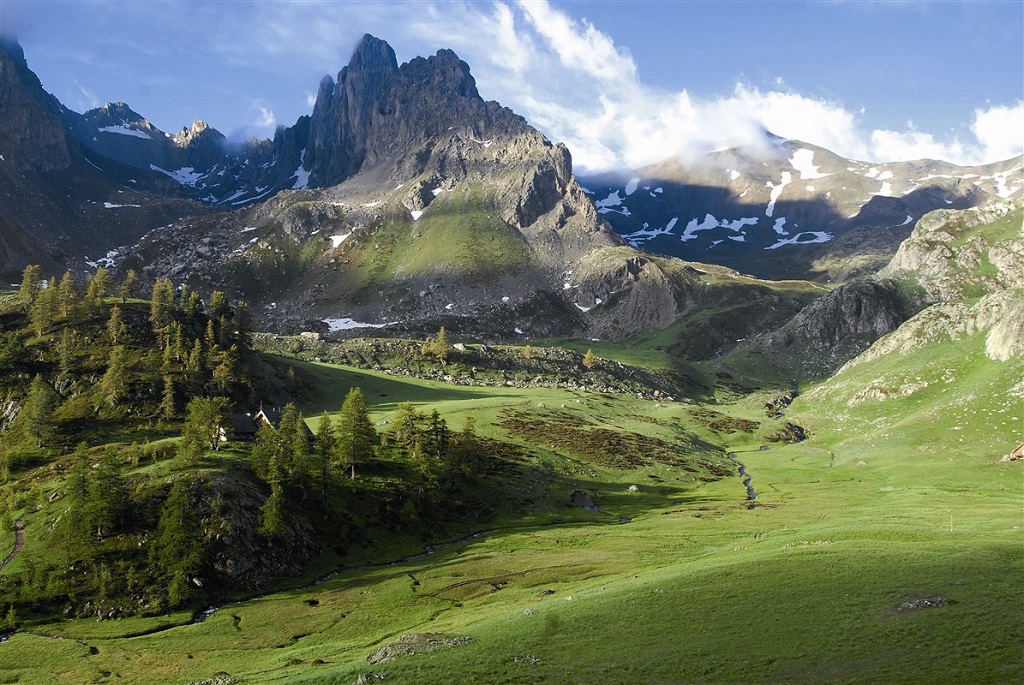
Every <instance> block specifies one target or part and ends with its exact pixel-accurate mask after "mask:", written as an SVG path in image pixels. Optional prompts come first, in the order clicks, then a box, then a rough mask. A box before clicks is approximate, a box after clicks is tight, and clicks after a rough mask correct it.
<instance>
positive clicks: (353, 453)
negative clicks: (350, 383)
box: [337, 388, 378, 480]
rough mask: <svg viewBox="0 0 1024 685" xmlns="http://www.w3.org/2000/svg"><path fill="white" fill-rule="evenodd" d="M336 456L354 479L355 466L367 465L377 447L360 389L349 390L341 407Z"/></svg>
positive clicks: (375, 435)
mask: <svg viewBox="0 0 1024 685" xmlns="http://www.w3.org/2000/svg"><path fill="white" fill-rule="evenodd" d="M337 436H338V456H339V459H340V461H341V463H342V464H344V465H346V466H348V467H349V469H350V473H351V478H352V479H353V480H354V479H355V477H356V465H357V464H365V463H367V462H368V461H369V460H370V458H371V456H372V455H373V449H374V447H375V446H376V445H377V441H378V440H377V431H376V430H375V429H374V427H373V423H372V422H371V421H370V414H369V412H368V411H367V409H366V400H365V399H363V391H362V390H361V389H360V388H351V389H350V390H349V391H348V394H347V395H346V396H345V401H344V402H342V405H341V415H340V416H339V417H338V431H337Z"/></svg>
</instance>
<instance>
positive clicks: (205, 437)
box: [178, 397, 228, 464]
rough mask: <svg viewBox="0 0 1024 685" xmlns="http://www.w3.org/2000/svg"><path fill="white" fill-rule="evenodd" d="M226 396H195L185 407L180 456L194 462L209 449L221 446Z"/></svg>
mask: <svg viewBox="0 0 1024 685" xmlns="http://www.w3.org/2000/svg"><path fill="white" fill-rule="evenodd" d="M227 406H228V400H227V398H225V397H194V398H193V399H192V400H191V401H190V402H189V403H188V405H187V406H186V407H185V426H184V428H183V429H182V433H181V442H180V443H179V444H178V456H179V457H181V459H182V461H184V462H185V463H186V464H193V463H195V461H196V460H197V459H198V458H199V457H200V456H201V455H202V454H203V452H206V451H208V450H213V451H216V450H217V449H218V448H219V447H220V429H221V424H222V422H223V420H224V414H225V412H226V411H227Z"/></svg>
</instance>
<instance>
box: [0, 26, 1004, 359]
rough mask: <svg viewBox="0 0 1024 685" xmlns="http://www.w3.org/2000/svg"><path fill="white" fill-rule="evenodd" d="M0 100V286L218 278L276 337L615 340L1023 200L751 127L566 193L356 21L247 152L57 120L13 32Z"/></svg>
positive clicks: (499, 128)
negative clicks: (372, 330) (341, 58)
mask: <svg viewBox="0 0 1024 685" xmlns="http://www.w3.org/2000/svg"><path fill="white" fill-rule="evenodd" d="M0 96H2V102H0V105H2V112H0V180H2V182H3V189H2V200H3V202H2V206H0V229H2V235H0V276H2V278H4V279H6V282H8V283H13V282H16V281H17V279H18V274H19V273H20V271H21V269H22V268H23V267H24V265H25V264H28V263H40V264H42V265H43V266H44V268H45V269H46V270H48V271H51V272H53V273H58V272H60V271H63V270H64V269H69V270H71V271H72V272H74V273H81V272H82V271H83V270H85V269H87V268H94V267H95V266H96V265H97V264H104V265H106V266H108V267H112V268H120V269H125V268H128V267H133V268H135V269H136V270H137V271H139V272H140V273H142V274H143V275H144V276H146V277H148V278H150V279H155V278H157V277H160V276H170V277H172V278H174V279H175V280H176V281H177V282H179V283H181V282H184V283H188V284H189V285H191V286H192V287H195V288H198V289H200V290H203V291H208V290H210V289H212V288H222V289H225V290H228V291H230V292H231V293H232V294H234V295H236V296H238V297H244V298H246V299H248V300H249V301H250V302H251V303H252V304H253V305H254V311H255V312H256V314H257V317H258V318H259V320H260V323H261V325H263V326H264V327H267V328H274V329H277V330H281V331H295V330H301V329H310V328H312V329H314V330H320V331H321V332H324V333H327V332H330V331H331V330H335V331H338V330H341V329H345V328H349V327H353V326H366V325H371V324H372V325H374V326H385V325H387V326H390V327H391V328H392V329H393V330H395V331H402V330H408V331H414V330H424V329H429V328H430V327H436V326H440V325H446V326H449V328H450V330H456V331H462V332H463V333H465V334H473V335H479V336H485V337H486V336H494V337H497V338H503V337H505V338H508V337H513V338H514V337H517V336H539V335H554V334H566V335H582V336H593V337H603V336H612V337H621V336H624V335H629V334H631V333H635V332H637V331H645V330H646V331H649V330H659V329H662V328H665V327H666V326H669V325H670V324H672V323H673V322H675V321H676V320H677V319H678V318H679V317H680V316H681V315H682V314H684V313H686V312H690V311H693V310H694V309H695V308H698V307H700V306H702V303H703V304H705V305H706V304H708V303H715V304H716V306H717V305H719V304H721V302H722V293H723V292H726V291H728V293H729V295H728V297H729V298H735V297H736V294H737V293H740V294H742V293H748V294H749V295H750V297H749V298H748V299H750V300H753V299H756V297H755V296H754V294H755V293H763V292H766V291H767V290H771V288H772V287H773V286H771V285H769V284H765V283H763V282H758V281H755V280H752V279H750V278H746V277H744V276H742V275H741V274H753V275H755V276H758V277H763V278H774V279H778V278H789V279H793V278H799V279H810V280H813V281H818V282H822V283H824V282H827V281H831V282H841V281H846V280H849V279H851V278H854V277H856V276H862V275H868V274H871V273H874V272H875V271H877V270H878V269H880V268H881V267H883V266H885V265H886V264H887V263H888V261H889V259H890V258H891V257H892V255H893V254H894V253H895V252H896V249H897V247H898V246H899V244H900V242H901V241H902V240H903V239H905V238H906V237H907V236H909V235H910V231H911V230H912V228H913V226H914V224H915V222H916V221H917V220H918V219H919V218H921V217H922V216H923V215H924V214H926V213H927V212H929V211H931V210H934V209H940V208H968V207H974V206H979V205H985V204H986V203H989V202H991V201H993V200H998V199H1001V198H1002V199H1005V198H1018V197H1021V196H1022V195H1024V180H1022V173H1021V171H1022V166H1024V158H1017V159H1014V160H1007V161H1004V162H1001V163H998V164H991V165H987V166H983V167H975V168H964V167H956V166H953V165H950V164H946V163H942V162H934V161H917V162H905V163H897V164H878V165H872V164H867V163H863V162H857V161H852V160H847V159H844V158H841V157H839V156H837V155H834V154H832V153H830V152H829V151H827V150H824V149H822V148H819V147H815V146H812V145H808V144H805V143H800V142H797V141H787V140H782V139H779V138H776V137H773V136H772V135H771V134H770V133H767V132H766V133H765V141H766V148H767V149H768V150H769V151H768V152H767V153H764V152H763V151H762V152H759V153H757V154H755V153H754V152H753V151H750V150H742V149H732V150H725V151H720V152H716V153H713V154H712V155H709V156H708V157H707V158H704V159H700V160H682V159H678V158H673V159H669V160H666V161H664V162H662V163H660V164H656V165H652V166H649V167H646V168H644V169H639V170H636V171H623V172H616V173H606V174H602V175H599V176H592V177H587V178H585V179H582V186H581V185H580V183H578V182H577V180H576V178H575V176H574V175H573V172H572V162H571V156H570V153H569V151H568V150H567V149H566V148H565V147H564V146H562V145H557V144H552V143H551V142H550V141H548V140H547V139H545V138H544V136H543V135H541V134H540V133H539V132H538V131H536V130H535V129H533V128H532V127H531V126H530V125H529V124H528V123H527V122H526V121H525V120H524V119H523V118H522V117H520V116H518V115H516V114H515V113H513V112H511V111H510V110H508V109H506V108H504V107H501V106H500V105H499V104H498V103H495V102H486V101H484V100H483V98H481V97H480V94H479V93H478V91H477V88H476V84H475V81H474V80H473V77H472V76H471V74H470V69H469V66H468V65H467V64H466V63H465V62H462V61H461V60H460V59H459V58H458V57H457V56H456V55H455V53H453V52H451V51H448V50H441V51H439V52H438V53H437V54H436V55H434V56H432V57H429V58H416V59H413V60H411V61H410V62H408V63H406V64H402V65H399V64H398V62H397V60H396V58H395V53H394V51H393V50H392V49H391V47H390V46H389V45H388V44H387V43H386V42H384V41H382V40H380V39H377V38H374V37H372V36H365V37H364V38H363V40H362V41H361V42H360V44H359V45H358V46H357V47H356V49H355V51H354V52H353V55H352V58H351V61H350V63H349V64H348V65H347V66H346V67H345V68H343V69H342V70H341V72H340V73H339V74H338V75H337V77H336V78H331V77H325V78H324V79H323V80H322V81H321V83H320V86H319V91H318V95H317V98H316V104H315V105H314V107H313V111H312V113H311V115H309V116H304V117H301V118H299V120H298V121H297V122H296V123H295V124H294V125H293V126H290V127H282V128H279V129H278V131H277V133H276V135H275V136H274V139H273V140H263V141H252V142H250V143H247V144H243V145H234V146H233V145H229V144H228V143H227V141H226V140H225V137H224V136H223V135H222V134H220V133H219V132H218V131H216V130H215V129H213V128H211V127H209V126H208V125H207V124H205V123H203V122H201V121H198V120H197V121H196V122H195V123H194V124H193V125H192V126H191V127H190V128H187V129H183V130H182V131H180V132H178V133H175V134H168V133H165V132H163V131H160V130H159V129H157V128H155V127H154V126H152V125H151V124H150V123H149V122H148V121H147V120H146V119H145V118H144V117H143V116H142V115H140V114H138V113H136V112H135V111H133V110H132V109H131V107H129V106H128V105H127V104H124V103H113V104H107V105H104V106H103V107H101V108H98V109H94V110H90V111H89V112H86V113H84V114H78V113H75V112H72V111H70V110H68V109H67V108H65V107H63V106H62V105H61V104H60V103H59V102H58V101H57V100H56V99H55V98H54V97H53V96H51V95H49V94H48V93H46V92H45V91H44V90H43V88H42V86H41V84H40V83H39V80H38V78H36V77H35V75H34V74H33V73H32V72H31V70H30V69H29V68H28V64H27V62H26V60H25V57H24V54H23V52H22V50H21V47H20V46H18V45H17V44H16V43H12V42H3V43H2V44H0ZM666 257H669V258H680V259H683V260H686V262H679V261H676V260H674V259H666ZM709 265H724V266H726V267H729V268H731V269H735V270H736V271H730V270H729V269H722V268H718V267H712V266H709ZM737 272H740V273H737ZM815 287H816V286H814V285H812V284H810V283H809V284H806V286H805V287H803V290H800V289H797V290H799V292H800V293H802V294H794V293H795V291H792V292H790V293H788V294H786V295H782V296H777V298H776V304H777V305H778V306H777V307H773V308H772V309H771V310H770V311H771V312H772V313H771V315H770V316H768V320H766V319H765V318H764V313H762V315H759V316H757V317H750V322H749V323H745V322H744V321H746V319H744V320H743V321H739V322H733V323H730V324H729V325H728V326H725V327H724V328H722V330H719V331H717V332H715V331H711V332H710V333H709V335H710V338H709V342H707V345H706V347H707V353H711V351H714V350H715V349H718V347H719V346H720V345H722V344H726V343H729V344H731V343H730V341H731V340H732V339H733V338H742V337H743V336H744V335H745V334H746V333H747V332H754V331H752V330H751V327H753V326H755V325H756V326H758V327H761V328H760V330H764V327H769V328H770V327H772V326H777V325H781V324H782V323H784V322H785V321H786V320H788V318H790V317H792V316H793V315H794V314H795V313H796V312H797V311H798V310H799V309H800V307H802V306H803V305H804V304H806V303H807V302H808V301H809V300H810V299H814V297H816V296H817V294H820V293H817V294H815V293H814V289H815ZM757 297H760V294H758V295H757ZM740 299H742V297H741V298H740ZM727 310H728V311H730V312H732V314H731V315H730V316H734V315H735V314H736V311H735V310H733V309H731V308H727ZM723 311H725V310H723ZM741 318H742V317H741ZM755 321H756V323H755ZM726 328H727V329H728V330H725V329H726Z"/></svg>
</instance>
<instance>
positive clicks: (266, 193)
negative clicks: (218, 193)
mask: <svg viewBox="0 0 1024 685" xmlns="http://www.w3.org/2000/svg"><path fill="white" fill-rule="evenodd" d="M261 190H262V188H257V189H256V192H257V193H260V191H261ZM272 192H274V191H273V190H267V191H264V192H262V193H260V194H259V195H257V196H255V197H247V198H245V199H244V200H237V201H235V202H232V203H231V206H232V207H233V206H235V205H244V204H246V203H248V202H255V201H256V200H259V199H262V198H264V197H266V196H267V195H270V194H271V193H272ZM221 204H223V203H221Z"/></svg>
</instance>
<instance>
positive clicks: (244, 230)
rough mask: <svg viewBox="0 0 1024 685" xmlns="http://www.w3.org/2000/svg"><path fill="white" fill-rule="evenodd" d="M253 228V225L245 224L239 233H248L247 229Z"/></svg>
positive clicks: (254, 228)
mask: <svg viewBox="0 0 1024 685" xmlns="http://www.w3.org/2000/svg"><path fill="white" fill-rule="evenodd" d="M255 230H256V227H255V226H246V227H245V228H243V229H242V230H241V231H239V233H248V232H249V231H255Z"/></svg>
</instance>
